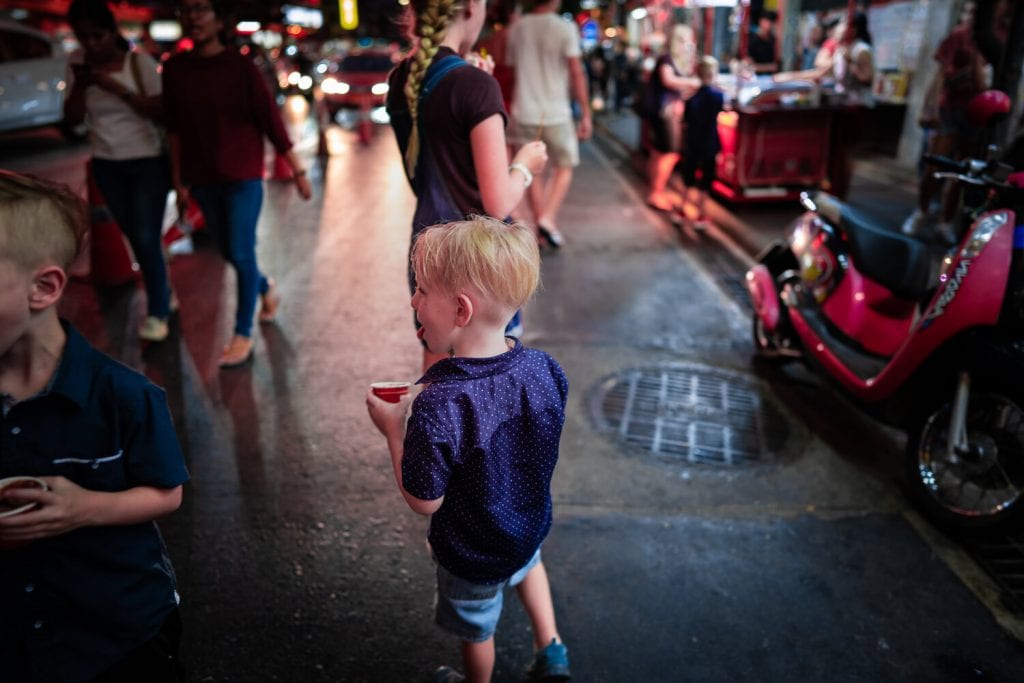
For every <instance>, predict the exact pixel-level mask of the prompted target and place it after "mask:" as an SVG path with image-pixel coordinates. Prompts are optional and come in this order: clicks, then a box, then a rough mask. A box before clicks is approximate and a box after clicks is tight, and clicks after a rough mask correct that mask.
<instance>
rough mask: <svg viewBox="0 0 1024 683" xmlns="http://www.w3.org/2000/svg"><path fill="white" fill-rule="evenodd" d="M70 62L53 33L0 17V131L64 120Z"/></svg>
mask: <svg viewBox="0 0 1024 683" xmlns="http://www.w3.org/2000/svg"><path fill="white" fill-rule="evenodd" d="M67 62H68V58H67V55H66V54H65V52H64V49H63V48H62V47H61V45H60V43H59V42H57V41H56V40H54V39H53V38H51V37H50V36H49V35H47V34H45V33H43V32H42V31H37V30H35V29H31V28H28V27H26V26H22V25H21V24H19V23H17V22H14V21H5V20H0V132H4V131H10V130H19V129H22V128H34V127H37V126H48V125H53V124H59V123H61V121H63V119H64V91H65V89H66V88H67V82H66V81H65V80H64V79H65V74H66V70H67Z"/></svg>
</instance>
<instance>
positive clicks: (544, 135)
mask: <svg viewBox="0 0 1024 683" xmlns="http://www.w3.org/2000/svg"><path fill="white" fill-rule="evenodd" d="M534 140H542V141H543V142H544V144H545V145H547V148H548V158H549V159H550V160H551V163H552V164H553V165H555V166H558V167H559V168H575V167H576V166H579V165H580V143H579V140H577V138H576V125H575V124H573V123H572V122H571V121H569V122H566V123H558V124H555V125H552V126H543V125H542V126H537V125H529V124H520V123H519V122H518V121H516V120H515V119H513V120H512V122H511V123H510V124H509V126H508V141H509V143H510V144H511V145H512V146H513V147H516V148H519V147H522V146H523V145H525V144H526V143H528V142H533V141H534Z"/></svg>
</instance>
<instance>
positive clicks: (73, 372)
mask: <svg viewBox="0 0 1024 683" xmlns="http://www.w3.org/2000/svg"><path fill="white" fill-rule="evenodd" d="M60 323H61V325H62V326H63V327H64V332H66V333H67V342H65V344H64V353H63V354H61V357H60V365H58V366H57V372H56V373H55V374H54V376H53V379H51V380H50V385H49V387H48V392H52V393H55V394H60V395H62V396H64V397H66V398H68V399H70V400H72V401H74V402H75V403H76V404H77V405H78V406H79V407H82V406H84V405H85V402H86V399H87V398H88V396H89V388H90V385H91V384H92V363H91V362H90V360H89V355H90V347H89V342H87V341H85V338H84V337H83V336H82V335H81V334H79V333H78V330H76V329H75V328H74V326H72V325H71V323H69V322H68V321H67V320H61V321H60Z"/></svg>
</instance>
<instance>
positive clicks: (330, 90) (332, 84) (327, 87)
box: [320, 78, 349, 95]
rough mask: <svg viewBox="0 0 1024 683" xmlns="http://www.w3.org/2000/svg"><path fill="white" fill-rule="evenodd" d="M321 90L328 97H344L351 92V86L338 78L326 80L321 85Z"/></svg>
mask: <svg viewBox="0 0 1024 683" xmlns="http://www.w3.org/2000/svg"><path fill="white" fill-rule="evenodd" d="M320 89H321V90H323V91H324V92H325V93H326V94H328V95H344V94H345V93H347V92H348V91H349V85H348V83H345V82H344V81H339V80H338V79H336V78H325V79H324V82H323V83H321V84H320Z"/></svg>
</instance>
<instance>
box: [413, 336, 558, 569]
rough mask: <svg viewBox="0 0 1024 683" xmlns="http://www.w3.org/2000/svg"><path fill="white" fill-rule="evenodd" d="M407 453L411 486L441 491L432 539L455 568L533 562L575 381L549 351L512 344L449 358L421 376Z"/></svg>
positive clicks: (422, 491) (426, 492)
mask: <svg viewBox="0 0 1024 683" xmlns="http://www.w3.org/2000/svg"><path fill="white" fill-rule="evenodd" d="M420 382H429V386H428V387H427V388H426V389H424V390H423V392H422V393H420V395H419V396H417V397H416V400H415V401H414V402H413V406H412V414H411V416H410V417H409V423H408V431H407V432H406V437H405V455H404V458H403V460H402V483H403V485H404V487H405V490H406V491H408V492H409V493H410V494H412V495H413V496H415V497H417V498H420V499H422V500H436V499H437V498H440V497H441V496H444V503H443V504H442V505H441V507H440V509H438V511H437V512H435V513H434V515H433V517H432V519H431V521H430V536H429V538H430V545H431V546H432V548H433V551H434V554H435V555H436V556H437V560H438V562H440V563H441V565H442V566H443V567H444V568H445V569H447V570H448V571H449V572H451V573H452V574H455V575H456V576H459V577H461V578H463V579H466V580H468V581H473V582H476V583H498V582H500V581H504V580H505V579H507V578H509V577H510V576H512V575H513V574H514V573H515V572H516V570H518V569H519V568H521V567H522V566H523V565H525V564H526V563H527V561H529V560H530V558H531V557H532V556H533V554H534V553H535V552H536V550H537V548H538V547H540V543H541V541H543V540H544V537H545V536H547V533H548V530H549V529H550V528H551V476H552V474H553V472H554V469H555V463H556V462H557V461H558V442H559V439H560V438H561V435H562V425H563V423H564V422H565V402H566V397H567V396H568V392H569V382H568V380H567V379H566V377H565V373H564V372H562V368H561V367H560V366H559V365H558V363H557V362H556V361H555V359H553V358H552V357H551V356H549V355H548V354H546V353H544V352H543V351H538V350H536V349H528V348H526V347H525V346H523V344H522V342H519V341H518V340H517V341H516V343H515V347H514V348H512V349H511V350H509V351H508V352H506V353H503V354H501V355H500V356H494V357H492V358H449V359H445V360H442V361H440V362H438V363H436V364H435V365H434V366H433V367H431V368H430V370H428V371H427V373H426V374H425V375H424V376H423V378H422V379H420Z"/></svg>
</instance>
